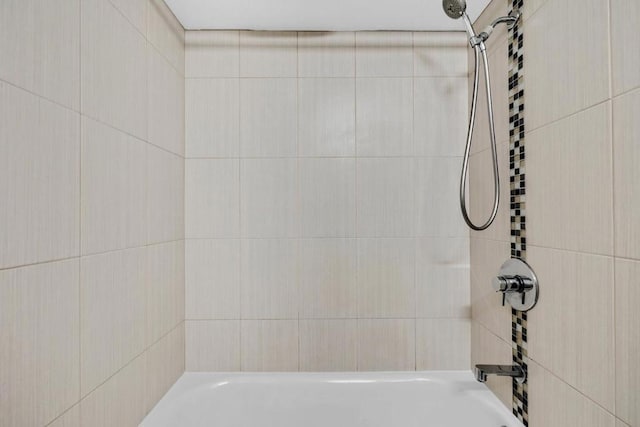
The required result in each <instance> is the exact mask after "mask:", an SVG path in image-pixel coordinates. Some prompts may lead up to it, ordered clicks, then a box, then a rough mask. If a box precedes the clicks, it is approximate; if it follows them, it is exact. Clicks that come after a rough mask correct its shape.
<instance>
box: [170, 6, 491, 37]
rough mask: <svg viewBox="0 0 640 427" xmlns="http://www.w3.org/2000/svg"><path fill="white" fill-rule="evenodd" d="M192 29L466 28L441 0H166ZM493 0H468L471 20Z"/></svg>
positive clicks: (444, 29)
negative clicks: (448, 15)
mask: <svg viewBox="0 0 640 427" xmlns="http://www.w3.org/2000/svg"><path fill="white" fill-rule="evenodd" d="M165 2H166V3H167V4H168V5H169V7H170V8H171V10H172V11H173V13H174V14H175V15H176V17H177V18H178V19H179V20H180V22H181V23H182V25H183V26H184V27H185V28H186V29H188V30H203V29H209V30H225V29H229V30H230V29H234V30H236V29H241V30H300V31H303V30H307V31H357V30H408V31H411V30H413V31H426V30H428V31H452V30H453V31H456V30H457V31H462V30H464V27H463V24H462V22H461V21H460V20H457V21H455V20H452V19H450V18H448V17H447V16H446V15H445V14H444V12H443V10H442V0H165ZM489 2H490V0H467V3H468V8H467V13H468V14H469V16H470V18H471V19H472V21H475V19H476V18H477V17H478V15H480V12H482V10H483V9H484V8H485V7H486V5H487V4H489Z"/></svg>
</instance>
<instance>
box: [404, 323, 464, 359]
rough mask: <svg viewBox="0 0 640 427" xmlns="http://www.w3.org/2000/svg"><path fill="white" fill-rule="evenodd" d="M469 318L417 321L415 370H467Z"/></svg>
mask: <svg viewBox="0 0 640 427" xmlns="http://www.w3.org/2000/svg"><path fill="white" fill-rule="evenodd" d="M470 340H471V320H470V319H417V320H416V369H417V370H418V371H430V370H431V371H433V370H465V371H466V370H468V369H469V365H470V363H471V350H470V348H469V346H470V343H469V342H470Z"/></svg>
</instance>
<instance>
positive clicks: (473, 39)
mask: <svg viewBox="0 0 640 427" xmlns="http://www.w3.org/2000/svg"><path fill="white" fill-rule="evenodd" d="M520 15H521V14H520V11H518V10H513V11H512V12H510V13H509V15H507V16H501V17H500V18H498V19H496V20H494V21H493V22H492V23H491V24H490V25H488V26H487V27H486V28H485V29H484V30H482V32H480V34H478V35H476V34H475V31H474V30H473V25H471V21H470V20H469V17H468V16H467V14H466V13H465V14H464V16H463V18H464V22H465V25H466V27H467V32H468V33H469V35H470V38H469V44H470V45H471V47H473V48H475V47H476V46H479V47H480V50H481V51H483V52H484V51H485V50H486V47H485V45H484V42H486V41H487V40H489V37H491V34H492V33H493V30H494V29H495V28H496V27H497V26H498V25H500V24H505V25H506V26H507V28H508V29H510V30H511V29H513V27H515V25H516V24H517V23H518V20H519V19H520Z"/></svg>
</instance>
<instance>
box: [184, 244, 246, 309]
mask: <svg viewBox="0 0 640 427" xmlns="http://www.w3.org/2000/svg"><path fill="white" fill-rule="evenodd" d="M185 266H186V275H185V292H186V309H185V310H186V312H185V317H186V319H190V320H192V319H240V240H238V239H233V240H230V239H216V240H208V239H189V240H187V241H186V252H185Z"/></svg>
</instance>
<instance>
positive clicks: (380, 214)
mask: <svg viewBox="0 0 640 427" xmlns="http://www.w3.org/2000/svg"><path fill="white" fill-rule="evenodd" d="M413 167H414V161H413V159H397V158H396V159H393V158H386V159H358V160H357V169H358V172H357V174H358V177H357V209H358V211H357V212H358V214H357V215H358V219H357V230H358V237H411V236H413V233H414V226H413V210H414V175H413Z"/></svg>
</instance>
